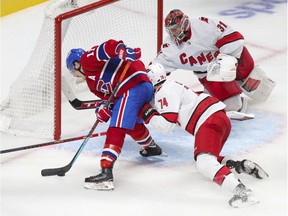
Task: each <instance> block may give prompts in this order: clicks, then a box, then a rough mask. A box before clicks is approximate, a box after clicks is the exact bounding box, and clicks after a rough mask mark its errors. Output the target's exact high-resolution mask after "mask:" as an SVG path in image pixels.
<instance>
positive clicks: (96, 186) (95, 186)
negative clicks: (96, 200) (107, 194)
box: [84, 181, 114, 191]
mask: <svg viewBox="0 0 288 216" xmlns="http://www.w3.org/2000/svg"><path fill="white" fill-rule="evenodd" d="M84 188H86V189H92V190H99V191H111V190H114V185H113V182H112V181H106V182H101V183H94V182H85V184H84Z"/></svg>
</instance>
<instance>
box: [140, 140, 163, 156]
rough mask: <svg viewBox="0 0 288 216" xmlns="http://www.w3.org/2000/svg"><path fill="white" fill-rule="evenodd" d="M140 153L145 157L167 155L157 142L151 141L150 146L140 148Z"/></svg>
mask: <svg viewBox="0 0 288 216" xmlns="http://www.w3.org/2000/svg"><path fill="white" fill-rule="evenodd" d="M139 153H140V155H142V156H143V157H150V156H160V155H161V156H167V155H166V154H165V153H163V151H162V149H161V148H160V147H159V146H158V145H157V144H156V143H155V142H152V143H150V145H149V146H147V147H145V148H142V149H140V151H139Z"/></svg>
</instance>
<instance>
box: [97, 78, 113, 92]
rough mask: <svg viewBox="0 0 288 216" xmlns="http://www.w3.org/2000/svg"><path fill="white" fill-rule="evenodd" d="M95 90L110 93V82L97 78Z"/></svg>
mask: <svg viewBox="0 0 288 216" xmlns="http://www.w3.org/2000/svg"><path fill="white" fill-rule="evenodd" d="M96 90H97V91H99V92H102V93H104V94H111V93H112V84H111V83H110V82H107V83H105V82H104V81H103V80H99V81H98V82H97V85H96Z"/></svg>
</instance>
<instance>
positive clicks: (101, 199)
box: [0, 0, 287, 216]
mask: <svg viewBox="0 0 288 216" xmlns="http://www.w3.org/2000/svg"><path fill="white" fill-rule="evenodd" d="M46 5H47V3H44V4H41V5H38V6H35V7H32V8H29V9H26V10H23V11H20V12H17V13H14V14H12V15H8V16H5V17H2V18H1V102H2V100H4V99H5V97H6V96H7V94H8V92H9V86H10V84H11V83H12V82H13V81H14V80H15V79H16V78H17V77H18V75H19V74H20V73H21V71H22V70H23V68H24V67H25V66H26V63H27V61H28V60H29V58H30V54H31V53H32V51H33V48H34V45H35V43H36V40H37V37H38V34H39V32H40V29H41V25H42V21H43V18H44V17H43V16H44V15H43V10H44V8H45V7H46ZM174 8H179V9H182V10H183V11H184V12H185V13H187V15H188V16H195V17H199V16H206V17H217V18H219V19H221V20H222V21H224V22H226V23H227V24H230V25H231V26H232V27H233V28H234V29H236V30H238V31H240V32H241V33H242V34H243V35H244V37H245V39H246V46H247V47H248V49H249V51H250V53H251V54H252V56H253V57H254V60H255V62H256V64H259V65H260V66H261V68H262V69H263V70H264V71H265V72H266V73H267V74H268V76H269V77H271V78H273V79H274V80H275V81H276V82H277V85H276V87H275V89H274V91H273V92H272V94H271V96H270V98H269V99H268V100H267V101H266V102H264V103H261V104H255V103H251V104H250V105H249V108H248V111H249V112H251V113H254V114H255V115H256V118H255V119H254V120H248V121H243V122H235V121H233V122H232V126H233V128H232V133H231V136H230V138H229V140H228V141H227V144H226V146H225V147H224V149H223V154H225V155H232V156H233V157H235V158H238V159H246V158H247V159H250V160H253V161H255V162H257V163H258V164H259V165H261V166H262V167H263V168H264V169H265V170H266V171H267V172H268V174H269V175H270V177H269V179H267V180H263V181H261V180H256V179H254V178H252V177H250V176H247V175H244V176H243V174H242V175H238V174H237V176H238V177H239V178H240V179H241V180H242V181H243V182H244V183H245V184H246V185H247V186H248V187H249V188H251V189H252V190H253V191H254V193H255V195H256V196H257V197H258V198H259V199H260V203H259V204H258V205H254V206H250V207H246V208H242V209H233V208H232V207H230V206H229V205H228V200H229V199H230V198H231V197H232V195H231V194H230V193H229V192H227V191H225V190H224V189H223V188H221V187H219V186H218V185H216V184H215V183H213V182H211V181H209V180H208V179H206V178H204V177H202V176H201V175H200V174H199V173H198V172H197V171H196V169H195V164H194V160H193V137H191V136H190V135H187V133H185V132H183V131H181V130H180V129H176V130H175V131H174V132H172V133H170V134H161V133H158V132H155V131H153V130H152V135H153V137H154V139H155V141H156V142H157V143H158V144H159V145H160V146H161V147H162V148H163V149H164V151H165V152H166V153H167V154H168V157H167V158H163V157H161V158H159V157H158V158H149V159H146V158H141V156H140V155H139V154H138V146H137V145H136V144H135V143H134V142H133V141H132V140H131V139H129V138H128V137H127V139H126V142H125V144H124V148H123V151H122V154H121V155H120V157H119V159H118V160H117V162H116V164H115V168H114V179H115V180H114V186H115V190H114V191H110V192H100V191H93V190H85V189H84V188H83V185H84V178H85V177H87V176H90V175H94V174H96V173H97V172H98V170H99V168H100V167H99V159H100V158H99V156H100V154H101V149H102V146H103V142H104V139H105V137H98V138H93V139H90V140H89V143H88V144H87V145H86V147H85V149H84V151H83V152H82V154H81V155H80V156H79V158H78V160H77V161H76V163H75V164H74V166H73V167H72V168H71V170H70V171H69V172H68V173H67V174H66V176H65V177H57V176H53V177H45V178H44V177H42V176H41V174H40V172H41V170H42V169H44V168H52V167H61V166H64V165H66V164H68V163H69V162H70V161H71V159H72V158H73V156H74V154H75V153H76V151H77V149H78V148H79V146H80V145H81V143H82V141H76V142H73V143H65V144H62V145H54V146H50V147H42V148H34V149H30V150H23V151H19V152H14V153H7V154H1V213H0V215H1V216H20V215H23V216H54V215H55V216H60V215H66V216H70V215H71V216H72V215H73V216H76V215H85V216H86V215H87V216H90V215H95V216H110V215H113V216H142V215H143V216H144V215H145V216H170V215H171V216H175V215H177V216H186V215H187V216H188V215H189V216H192V215H195V216H196V215H197V216H212V215H215V216H218V215H222V216H258V215H259V216H271V215H273V216H286V215H287V0H233V1H231V0H218V1H215V0H193V1H191V0H177V1H176V0H164V16H165V15H166V14H167V13H168V12H169V11H170V10H171V9H174ZM93 45H95V44H91V46H93ZM181 75H182V77H175V78H176V79H177V78H178V79H184V80H185V77H184V78H183V76H185V75H186V73H182V74H181ZM189 78H190V79H191V77H189ZM192 79H193V76H192ZM90 99H92V98H90ZM79 112H80V111H79ZM93 112H94V111H93V110H90V111H84V112H83V119H84V120H85V121H84V123H85V124H84V125H83V129H85V131H86V133H88V131H89V129H90V127H91V126H92V124H93V122H94V120H93V115H94V113H93ZM83 119H82V120H83ZM86 119H87V121H86ZM77 121H78V119H74V120H73V118H72V119H71V122H69V127H71V128H73V124H78V123H77ZM106 127H107V125H101V126H99V127H98V128H97V129H96V132H97V131H98V132H102V131H105V129H106ZM72 131H73V129H71V131H70V133H71V134H70V135H71V136H77V135H79V134H77V132H76V134H74V131H73V132H72ZM85 131H84V132H85ZM71 136H69V137H71ZM47 141H49V140H43V139H32V138H27V137H15V136H12V135H7V134H4V133H1V150H3V149H8V148H13V147H19V146H26V145H32V144H38V143H43V142H47Z"/></svg>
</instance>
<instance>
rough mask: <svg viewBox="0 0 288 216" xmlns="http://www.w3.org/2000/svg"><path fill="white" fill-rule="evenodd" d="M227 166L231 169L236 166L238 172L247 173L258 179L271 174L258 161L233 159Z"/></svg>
mask: <svg viewBox="0 0 288 216" xmlns="http://www.w3.org/2000/svg"><path fill="white" fill-rule="evenodd" d="M226 166H227V167H228V168H230V169H233V168H235V170H236V172H237V173H239V174H240V173H246V174H248V175H251V176H253V177H254V178H257V179H265V178H268V177H269V175H268V174H267V173H266V172H265V171H264V170H263V169H262V168H261V167H260V166H259V165H258V164H256V163H254V162H252V161H250V160H246V159H245V160H242V161H233V160H228V161H227V162H226Z"/></svg>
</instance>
